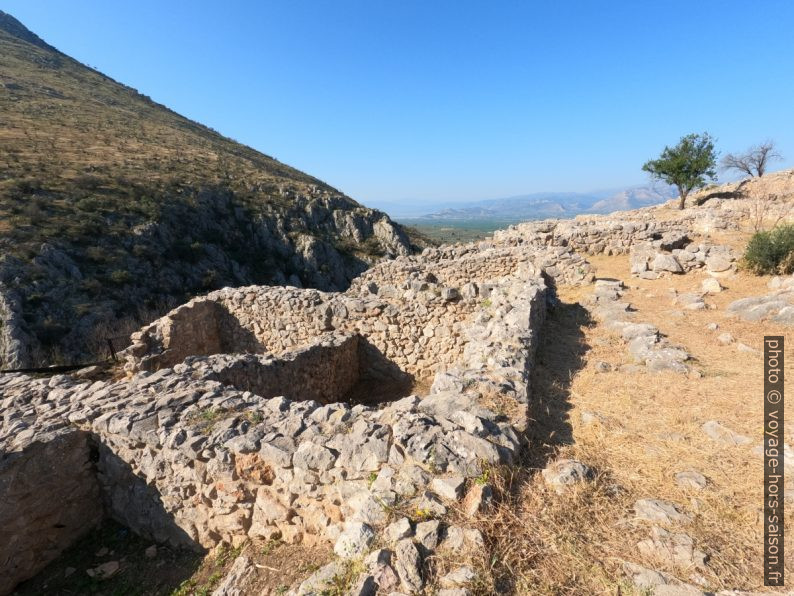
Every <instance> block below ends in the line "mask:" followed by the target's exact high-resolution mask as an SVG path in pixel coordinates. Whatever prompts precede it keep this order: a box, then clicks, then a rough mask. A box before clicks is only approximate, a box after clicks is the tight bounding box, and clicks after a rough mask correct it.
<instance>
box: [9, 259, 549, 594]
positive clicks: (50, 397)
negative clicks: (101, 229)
mask: <svg viewBox="0 0 794 596" xmlns="http://www.w3.org/2000/svg"><path fill="white" fill-rule="evenodd" d="M529 273H530V272H529V270H526V269H524V270H519V271H517V272H516V274H515V275H514V276H508V277H505V278H499V279H494V280H489V281H487V282H486V281H481V282H480V284H479V285H476V284H475V285H476V286H477V293H475V294H474V295H473V296H472V297H471V298H469V299H466V300H464V299H462V298H458V297H455V296H450V295H449V293H446V294H445V293H444V292H443V291H442V292H441V295H440V296H437V295H436V293H435V291H433V290H432V289H431V290H429V291H428V290H427V289H424V288H421V289H419V288H418V289H412V290H407V291H411V292H414V295H421V294H427V296H426V300H427V303H429V304H431V307H426V308H427V310H426V311H424V310H421V309H420V312H421V313H430V312H436V311H437V310H438V311H440V309H441V308H442V305H446V306H443V308H445V309H447V312H448V314H447V315H445V316H448V317H449V320H450V321H454V325H460V327H457V326H456V327H455V329H457V330H458V331H457V332H458V333H459V334H460V337H459V338H456V340H455V342H451V343H450V344H449V345H454V346H457V347H456V349H455V350H454V353H455V354H457V355H458V357H457V359H456V360H454V361H453V362H451V363H450V364H448V365H447V364H444V365H443V366H440V367H439V370H438V371H437V372H436V374H435V375H434V377H433V378H434V381H433V385H432V388H431V389H430V391H429V392H427V390H425V392H424V393H422V394H415V395H409V396H407V397H403V396H402V395H403V394H400V393H397V394H394V395H392V396H391V401H379V403H378V406H377V407H371V406H368V405H364V404H359V405H352V404H351V403H347V402H338V401H333V402H332V403H328V404H325V405H324V404H322V403H320V401H318V400H317V398H318V397H319V398H320V399H326V398H327V399H328V400H329V401H330V399H331V398H334V397H336V396H331V395H330V393H325V394H324V393H323V388H322V386H321V383H320V381H323V380H324V381H326V382H327V383H329V386H330V385H336V389H335V390H334V392H333V393H337V394H341V393H343V392H345V391H346V390H347V388H348V387H349V386H350V385H351V383H353V381H354V377H355V376H356V375H358V377H359V380H361V379H362V378H366V374H364V371H368V372H367V374H370V375H373V376H371V377H370V380H372V379H375V383H374V384H378V382H379V381H378V379H377V377H378V375H383V374H384V370H385V371H386V374H388V373H391V374H395V375H396V377H397V378H399V377H400V375H401V374H404V373H400V372H399V368H397V369H395V368H393V367H394V366H395V362H394V361H392V360H391V359H389V358H386V352H387V351H391V352H392V353H394V354H397V355H398V356H399V355H400V354H401V353H400V352H399V351H398V350H397V346H401V345H402V344H401V343H400V342H399V341H397V340H393V339H394V337H395V336H396V334H395V335H390V334H389V327H390V325H392V324H395V323H391V322H390V321H389V317H392V316H398V315H397V314H395V313H393V312H392V311H391V310H390V309H389V306H390V304H389V303H388V302H387V299H385V298H384V299H383V300H382V301H381V300H380V299H379V298H378V297H376V298H372V299H371V300H372V301H368V300H369V299H363V298H353V297H348V298H349V299H350V300H353V302H350V303H349V305H350V306H351V310H353V312H357V313H359V314H365V315H366V314H367V313H368V315H369V316H361V317H360V318H353V317H348V319H346V320H351V321H355V322H356V327H357V328H359V329H361V328H366V329H372V334H373V335H372V336H362V335H351V334H348V333H346V332H345V331H342V330H333V331H328V332H326V333H325V334H324V335H322V336H321V337H320V338H319V340H318V341H317V342H316V343H315V344H313V345H311V346H309V347H307V348H304V349H298V350H296V351H291V352H287V353H285V354H282V355H281V356H279V357H276V356H273V355H270V356H263V355H252V354H238V355H227V354H215V355H210V356H202V357H191V358H188V359H186V361H185V362H184V363H182V364H179V365H175V366H174V367H173V368H169V367H166V368H162V369H160V370H158V371H156V372H153V373H149V372H145V371H141V372H139V373H137V374H135V375H133V376H132V377H131V378H130V379H123V380H119V381H113V382H95V383H88V382H78V381H76V380H75V379H72V378H71V377H68V376H56V377H53V378H52V379H41V380H34V379H29V378H27V377H24V376H22V375H4V376H0V392H2V395H3V400H2V403H0V405H2V406H3V407H4V411H8V410H6V409H5V408H6V406H8V407H11V408H12V411H13V412H15V415H14V418H13V419H11V418H5V419H4V420H3V425H2V427H0V444H2V445H3V446H4V451H3V452H2V456H1V457H2V458H3V461H5V460H6V459H7V458H8V457H10V454H11V453H12V452H13V450H14V449H17V448H23V449H24V448H26V447H25V443H26V442H28V441H31V440H33V439H34V437H47V436H52V437H56V438H57V437H59V436H61V435H60V434H61V433H74V431H73V428H77V429H80V431H81V432H82V433H83V435H84V436H87V437H90V439H91V441H92V442H93V443H95V444H96V445H97V454H98V455H97V457H96V458H95V459H96V465H95V468H94V469H95V472H94V473H95V476H94V477H93V478H94V480H93V486H95V487H97V486H98V487H99V488H96V495H97V497H96V498H95V499H94V506H93V511H94V513H95V514H96V512H98V511H102V509H103V508H102V507H101V506H98V505H97V502H98V501H99V495H100V494H101V502H102V503H104V510H105V511H106V512H107V515H110V516H112V517H113V518H115V519H117V520H119V521H120V522H121V523H124V524H125V525H126V526H128V527H129V528H131V529H132V530H133V531H135V532H136V533H138V534H140V535H142V536H145V537H149V538H151V539H153V540H156V541H158V542H168V543H171V544H175V545H180V546H189V547H192V548H197V549H198V548H209V547H212V546H214V545H216V544H217V543H218V542H219V541H221V540H226V541H229V542H231V543H233V544H239V543H240V542H242V541H244V540H246V539H247V538H249V537H263V538H271V537H275V536H280V537H281V539H283V540H285V541H287V542H296V541H303V542H305V543H307V544H311V543H313V542H322V541H338V540H342V541H344V538H340V536H342V534H343V533H344V532H345V531H346V528H348V527H349V525H350V524H363V525H365V526H366V527H367V528H369V530H368V531H372V532H379V531H381V530H382V529H383V528H384V527H385V525H386V523H387V522H388V520H389V514H388V508H390V507H397V506H399V507H409V508H413V509H415V510H422V511H424V510H428V511H435V512H436V514H440V513H439V512H441V511H446V507H447V506H448V503H446V499H448V498H449V495H448V494H444V493H443V491H442V492H441V493H438V492H435V491H433V490H432V489H430V488H429V487H431V486H432V485H433V480H434V478H449V479H450V480H449V481H450V482H452V483H453V484H456V483H457V485H459V486H461V487H463V486H464V485H465V482H466V480H465V479H466V478H471V477H475V476H478V475H480V474H481V473H482V470H483V468H482V466H483V465H487V464H499V463H509V462H511V461H512V460H513V458H514V457H515V455H516V453H517V450H518V449H519V446H520V439H519V433H520V431H521V429H522V428H523V427H524V426H525V424H526V404H527V403H528V400H529V382H528V379H529V374H530V371H531V367H532V362H533V355H534V349H535V346H536V343H537V334H538V332H539V326H540V325H541V324H542V322H543V313H544V312H545V305H546V287H545V285H544V283H543V281H542V280H541V279H540V278H539V277H537V276H532V275H530V274H529ZM472 283H473V282H472ZM480 286H482V288H488V290H487V298H482V297H481V296H479V294H478V293H479V291H480V290H479V287H480ZM247 291H248V292H250V291H251V290H250V289H249V290H247ZM269 291H270V289H264V290H263V292H264V293H268V292H269ZM244 300H245V298H243V301H244ZM254 303H255V301H254ZM384 303H385V304H384ZM415 304H416V306H417V307H418V306H422V305H423V303H422V302H421V301H419V300H417V302H416V303H415ZM356 305H357V306H356ZM376 305H377V306H378V307H376ZM355 308H360V309H361V310H354V309H355ZM208 310H209V309H202V310H198V311H195V312H199V313H206V312H208ZM460 312H466V313H469V315H468V316H464V317H463V318H461V319H460V320H459V319H457V317H458V316H459V313H460ZM334 316H335V317H336V319H333V320H334V321H336V320H337V319H338V320H345V319H343V315H342V313H341V312H339V311H338V310H337V311H336V312H335V315H334ZM415 316H417V320H420V321H426V320H427V319H425V318H423V317H426V316H427V314H418V315H415ZM307 319H311V317H307ZM202 320H203V319H202ZM397 320H405V319H397ZM437 320H441V319H437ZM364 322H367V324H366V325H365V324H364ZM461 323H464V324H462V325H461ZM452 326H453V323H450V327H452ZM438 329H439V327H435V328H431V329H429V330H428V332H427V333H426V332H425V331H424V330H423V328H420V329H419V332H420V333H421V334H422V337H425V338H427V343H426V344H425V346H426V351H427V353H426V354H423V359H425V360H428V361H429V359H430V358H433V357H434V356H433V353H434V352H435V351H436V347H437V345H443V344H435V343H433V341H435V339H436V331H437V330H438ZM431 332H432V333H431ZM440 336H441V339H444V337H446V335H445V334H444V333H442V334H440ZM378 338H380V339H379V340H378ZM392 340H393V341H392ZM378 341H382V342H383V344H382V345H384V347H385V348H386V349H385V350H381V349H380V347H379V346H378ZM204 345H211V344H204ZM212 349H215V348H212ZM372 350H375V351H376V353H377V354H379V355H380V357H379V358H376V359H375V360H374V365H373V352H372ZM451 353H453V351H450V352H449V354H451ZM381 357H382V358H381ZM449 357H450V358H451V356H449ZM356 360H357V362H356ZM402 361H403V362H408V360H407V359H405V358H403V360H402ZM251 363H254V364H255V366H257V367H261V368H262V370H261V375H262V376H261V378H257V377H256V375H254V380H253V381H251V378H250V377H248V376H246V374H245V373H244V372H243V370H244V369H245V367H246V366H250V365H251ZM437 363H438V362H437ZM318 367H319V368H318ZM324 367H325V368H324ZM335 368H344V369H345V371H337V373H338V374H340V375H341V376H339V377H337V378H336V380H333V377H331V378H330V380H329V378H328V377H327V375H328V374H331V373H330V371H331V369H335ZM395 370H396V371H397V372H395ZM268 371H269V372H268ZM312 371H314V373H316V374H315V375H314V376H312ZM257 374H259V373H257ZM269 375H272V376H270V379H269V380H268V379H266V378H265V377H268V376H269ZM290 381H291V382H292V386H291V387H290V386H289V384H290ZM246 382H248V383H250V389H244V388H242V387H240V385H241V384H243V383H246ZM280 387H284V388H285V389H289V391H284V393H291V394H292V395H291V396H292V397H294V399H288V398H286V397H284V396H276V397H271V396H270V395H267V394H270V393H273V392H276V393H278V392H280V391H279V388H280ZM257 392H259V393H264V394H266V395H259V394H257ZM64 421H68V422H67V424H64ZM12 428H16V429H17V430H18V432H17V433H16V434H12V433H11V429H12ZM55 440H57V439H51V441H55ZM53 444H54V443H53ZM44 459H46V458H44ZM44 459H43V460H42V461H44ZM52 461H57V458H56V459H54V460H52ZM88 485H89V486H90V485H91V483H90V482H89V483H88ZM445 503H446V504H445ZM0 544H1V543H0ZM2 556H8V554H7V553H6V552H5V549H4V548H3V555H2ZM45 558H46V557H44V558H38V559H37V560H41V561H44V560H45ZM29 572H35V570H29ZM22 577H24V575H20V576H17V577H15V579H14V580H12V581H16V580H18V579H21V578H22Z"/></svg>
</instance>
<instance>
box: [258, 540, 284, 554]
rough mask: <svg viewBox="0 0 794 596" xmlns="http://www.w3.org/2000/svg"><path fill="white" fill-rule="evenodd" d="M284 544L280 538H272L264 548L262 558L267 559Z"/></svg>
mask: <svg viewBox="0 0 794 596" xmlns="http://www.w3.org/2000/svg"><path fill="white" fill-rule="evenodd" d="M282 544H284V543H283V542H282V541H281V539H280V538H271V539H270V540H268V541H267V544H265V546H263V547H262V556H264V557H266V556H268V555H269V554H270V553H272V552H273V551H274V550H276V549H277V548H278V547H279V546H281V545H282Z"/></svg>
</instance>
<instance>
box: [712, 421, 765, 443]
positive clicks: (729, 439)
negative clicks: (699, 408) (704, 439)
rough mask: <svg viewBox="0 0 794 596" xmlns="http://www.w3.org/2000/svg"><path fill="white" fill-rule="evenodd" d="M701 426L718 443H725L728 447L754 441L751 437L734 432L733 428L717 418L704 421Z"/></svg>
mask: <svg viewBox="0 0 794 596" xmlns="http://www.w3.org/2000/svg"><path fill="white" fill-rule="evenodd" d="M701 428H702V429H703V432H705V433H706V435H708V437H709V438H710V439H711V440H712V441H716V442H717V443H719V444H721V445H725V446H726V447H734V446H736V445H747V444H748V443H751V442H752V441H751V439H750V438H749V437H745V436H743V435H740V434H738V433H735V432H733V431H732V430H731V429H729V428H728V427H726V426H723V425H722V424H720V423H719V422H717V421H716V420H709V421H708V422H706V423H704V424H703V426H702V427H701Z"/></svg>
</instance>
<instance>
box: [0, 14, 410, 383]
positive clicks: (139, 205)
mask: <svg viewBox="0 0 794 596" xmlns="http://www.w3.org/2000/svg"><path fill="white" fill-rule="evenodd" d="M0 114H1V115H2V116H0V119H1V120H2V126H1V127H0V255H2V256H0V367H7V366H29V365H31V364H33V363H48V364H49V363H51V362H54V361H63V360H67V361H68V360H73V359H75V358H83V357H87V356H92V355H96V354H97V353H98V351H100V350H102V349H104V346H105V343H106V342H105V337H106V336H123V335H125V334H128V333H129V331H130V330H131V329H132V328H135V327H137V326H138V325H139V324H140V323H142V322H145V321H146V320H148V319H151V318H152V317H153V316H154V315H157V314H161V313H162V312H164V311H165V310H166V309H167V307H169V306H172V305H173V304H176V303H178V302H181V301H183V300H185V299H186V298H189V297H190V296H193V295H196V294H198V293H204V292H207V291H209V290H213V289H217V288H220V287H223V286H227V285H234V286H239V285H245V284H250V283H258V284H285V283H289V284H291V285H301V286H310V287H317V288H320V289H344V288H345V287H346V286H347V285H348V284H349V282H350V280H351V279H352V278H353V277H354V276H355V275H357V274H358V273H360V272H361V271H363V270H364V269H365V268H366V267H367V266H368V265H369V264H370V263H372V262H374V261H375V260H377V259H378V258H380V257H382V256H396V255H400V254H407V253H408V252H410V250H411V246H410V242H409V240H408V238H407V236H406V235H405V233H404V232H403V230H402V229H401V228H400V227H399V226H398V225H396V224H394V223H393V222H392V221H391V220H390V219H389V218H388V216H386V215H385V214H384V213H382V212H379V211H374V210H370V209H367V208H364V207H362V206H361V205H359V204H358V203H356V202H355V201H353V200H352V199H350V198H349V197H347V196H345V195H344V194H342V193H340V192H338V191H337V190H335V189H333V188H331V187H330V186H328V185H327V184H325V183H323V182H322V181H320V180H317V179H315V178H313V177H311V176H309V175H307V174H304V173H303V172H300V171H298V170H295V169H294V168H291V167H289V166H286V165H284V164H282V163H280V162H278V161H277V160H275V159H273V158H271V157H268V156H266V155H263V154H261V153H259V152H257V151H255V150H253V149H251V148H249V147H245V146H243V145H241V144H239V143H236V142H235V141H233V140H231V139H228V138H225V137H223V136H221V135H220V134H218V133H217V132H215V131H213V130H211V129H209V128H207V127H204V126H202V125H200V124H197V123H195V122H192V121H190V120H188V119H186V118H184V117H182V116H180V115H179V114H176V113H174V112H173V111H171V110H169V109H167V108H166V107H164V106H162V105H159V104H157V103H155V102H153V101H152V100H151V99H149V98H148V97H146V96H144V95H142V94H140V93H138V92H137V91H136V90H134V89H131V88H129V87H126V86H124V85H122V84H119V83H117V82H116V81H114V80H112V79H110V78H108V77H107V76H105V75H103V74H102V73H100V72H97V71H95V70H93V69H91V68H88V67H86V66H84V65H82V64H80V63H78V62H77V61H75V60H73V59H72V58H70V57H68V56H66V55H64V54H63V53H61V52H59V51H58V50H56V49H55V48H52V47H51V46H49V45H48V44H46V43H45V42H44V41H42V40H41V39H39V38H38V37H37V36H36V35H35V34H33V33H32V32H30V31H28V30H27V29H26V28H25V27H24V26H23V25H22V24H21V23H19V22H18V21H17V20H16V19H14V18H13V17H11V16H10V15H8V14H6V13H3V12H2V11H0Z"/></svg>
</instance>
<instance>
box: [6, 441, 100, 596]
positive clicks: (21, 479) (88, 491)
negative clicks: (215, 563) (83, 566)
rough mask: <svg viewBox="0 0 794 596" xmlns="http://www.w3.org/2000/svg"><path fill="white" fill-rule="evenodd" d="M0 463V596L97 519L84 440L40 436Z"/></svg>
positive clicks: (95, 486)
mask: <svg viewBox="0 0 794 596" xmlns="http://www.w3.org/2000/svg"><path fill="white" fill-rule="evenodd" d="M4 455H5V456H4V457H3V458H2V460H0V503H1V504H2V505H1V506H0V545H2V546H0V594H6V593H9V592H11V591H12V590H13V588H14V586H16V585H17V583H19V582H20V581H22V580H24V579H27V578H28V577H31V576H32V575H34V574H36V573H37V572H39V571H40V570H41V569H43V568H44V567H46V566H47V564H48V563H49V562H50V561H52V560H53V559H55V558H57V557H58V556H59V555H60V554H61V552H63V550H64V549H65V548H66V547H68V546H69V545H70V544H72V543H73V542H74V541H75V540H77V539H78V538H80V537H81V536H82V535H84V534H85V533H86V532H88V531H90V530H91V529H92V528H93V527H94V526H96V524H97V523H99V521H100V520H101V519H102V501H101V499H100V491H99V484H98V483H97V479H96V475H95V470H94V461H93V460H94V459H95V458H93V457H92V450H91V446H90V444H89V440H88V435H87V434H86V433H84V432H80V431H76V430H71V431H65V432H62V433H60V434H58V435H56V436H54V437H44V436H43V437H41V438H40V440H36V441H33V442H31V443H29V444H28V445H27V446H26V447H25V448H24V449H21V450H20V451H15V452H11V453H6V454H4Z"/></svg>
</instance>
